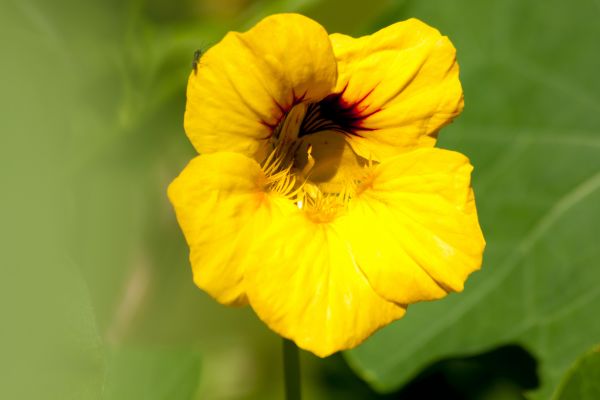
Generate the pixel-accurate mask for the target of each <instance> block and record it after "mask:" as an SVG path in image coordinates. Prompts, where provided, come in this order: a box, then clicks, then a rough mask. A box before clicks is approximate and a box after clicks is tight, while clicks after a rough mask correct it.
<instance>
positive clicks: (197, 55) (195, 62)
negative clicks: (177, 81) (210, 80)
mask: <svg viewBox="0 0 600 400" xmlns="http://www.w3.org/2000/svg"><path fill="white" fill-rule="evenodd" d="M201 56H202V50H199V49H197V50H196V51H194V59H193V61H192V69H193V70H194V75H196V74H197V73H198V64H199V63H200V57H201Z"/></svg>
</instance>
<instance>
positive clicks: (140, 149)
mask: <svg viewBox="0 0 600 400" xmlns="http://www.w3.org/2000/svg"><path fill="white" fill-rule="evenodd" d="M223 4H225V5H226V6H224V5H223ZM284 11H286V12H291V11H302V12H304V13H306V14H307V15H309V16H311V17H313V18H315V19H317V20H319V21H321V22H322V23H323V24H324V25H325V26H326V27H327V28H328V29H329V30H330V31H340V32H343V33H347V34H352V35H360V34H365V33H369V32H372V31H373V30H375V29H376V28H379V27H381V26H383V25H386V24H388V23H392V22H395V21H397V20H401V19H405V18H408V17H412V16H416V17H419V18H421V19H423V20H424V21H426V22H428V23H430V24H431V25H433V26H436V27H438V28H439V29H440V30H441V31H442V32H443V33H445V34H447V35H448V36H450V38H451V40H452V41H453V42H454V43H455V45H456V47H457V49H458V57H459V62H460V64H461V71H462V72H461V74H462V80H463V83H464V88H465V96H466V109H465V112H464V115H463V116H461V118H460V119H459V120H457V121H456V122H455V123H454V124H453V125H452V126H449V127H447V128H445V129H444V130H443V131H442V134H441V141H440V146H442V147H446V148H452V149H457V150H460V151H462V152H464V153H465V154H467V155H469V156H470V157H471V159H472V162H473V164H474V165H475V168H476V169H475V174H474V187H475V191H476V195H477V201H478V207H479V210H480V212H481V222H482V225H483V228H484V232H485V234H486V238H487V240H488V248H487V252H486V258H485V263H484V267H483V270H482V271H481V272H479V273H476V274H475V275H474V276H473V277H472V278H471V279H470V280H469V282H468V284H467V287H466V289H465V292H464V293H462V294H460V295H452V296H450V297H449V298H448V299H446V300H444V301H441V302H437V303H431V304H420V305H416V306H413V307H411V308H410V310H409V313H408V315H407V317H406V318H404V319H403V320H401V321H399V322H398V323H396V324H394V325H392V326H390V327H389V328H387V329H384V330H383V331H381V332H380V333H379V334H377V335H376V336H374V337H373V338H372V339H371V340H370V341H369V342H367V343H366V344H364V345H363V346H361V347H360V348H358V349H357V350H356V351H354V352H351V353H349V354H347V357H348V359H349V360H350V361H351V362H352V365H353V367H354V368H355V370H357V371H358V372H359V373H360V374H361V376H363V377H365V379H366V380H367V381H368V382H370V383H371V384H372V385H374V386H376V387H377V388H379V389H380V390H384V391H390V390H394V389H396V388H399V387H400V386H402V385H403V384H405V383H407V382H408V381H409V380H410V378H411V377H412V376H415V374H417V372H418V371H421V370H422V369H423V368H424V367H425V366H427V365H429V364H431V363H433V362H438V361H439V360H441V359H447V358H449V357H455V356H464V355H475V354H478V353H481V352H482V351H486V350H488V349H490V348H495V347H496V346H498V345H500V344H506V343H520V344H522V345H523V346H525V347H526V348H527V349H528V350H529V351H530V352H531V353H532V354H533V355H534V356H535V357H536V358H538V360H539V367H540V374H541V377H540V378H541V383H542V387H541V391H540V392H538V393H537V395H538V397H547V396H548V395H549V394H550V393H551V392H552V390H553V388H554V387H555V386H556V382H557V381H558V379H559V377H560V376H561V375H562V374H563V373H564V371H565V370H566V368H567V367H568V366H569V365H571V364H572V363H573V361H574V360H575V358H576V356H577V355H578V354H581V353H582V352H583V351H585V349H587V348H589V347H591V346H592V345H593V344H594V343H598V342H599V341H600V340H599V339H600V323H599V322H598V319H597V318H596V317H595V314H596V313H595V310H596V309H597V308H598V304H599V301H600V300H599V298H600V290H599V288H598V285H597V282H598V279H599V278H600V277H599V275H598V274H599V273H598V271H599V270H598V268H597V266H598V261H597V260H598V259H600V254H599V252H600V249H599V247H598V246H597V244H598V237H599V236H600V226H599V225H598V223H597V221H599V220H600V207H599V206H598V204H600V191H599V190H598V188H599V186H600V172H599V171H600V132H599V131H598V127H599V126H600V97H599V96H598V93H600V80H599V79H598V78H597V73H598V71H600V53H598V51H597V44H598V43H599V42H600V25H598V24H597V16H598V14H599V13H600V7H598V3H597V2H594V1H592V0H587V1H581V2H578V4H577V5H574V4H569V3H568V2H564V1H558V0H551V1H548V2H535V1H533V0H531V1H519V0H506V1H503V0H496V1H487V2H481V1H475V0H471V1H469V0H458V1H453V2H449V1H447V0H430V1H427V2H424V1H416V0H405V1H399V2H391V1H389V0H370V1H368V2H365V1H359V0H352V1H342V0H336V1H322V0H276V1H270V0H257V1H244V0H228V1H222V0H199V1H191V0H181V1H180V2H172V3H168V4H167V3H166V2H161V1H158V0H129V1H102V0H85V1H75V0H56V1H52V2H48V1H42V0H4V1H2V2H0V44H1V48H2V57H1V61H0V81H1V83H2V93H1V94H0V109H1V110H2V118H0V124H1V130H0V149H2V150H3V157H2V168H0V179H1V181H2V183H3V191H2V196H0V198H1V200H0V201H1V202H2V203H1V204H0V217H1V220H2V232H1V235H2V236H1V237H0V240H1V243H3V251H2V257H3V260H2V279H0V311H1V315H2V316H3V322H2V329H0V346H1V348H0V353H1V354H2V355H3V357H2V359H1V361H0V397H1V398H7V399H21V398H22V399H49V400H53V399H61V400H62V399H77V400H87V399H100V398H104V399H108V400H112V399H120V398H132V399H137V398H143V399H154V398H156V399H161V398H169V399H190V398H203V399H204V398H211V397H210V396H212V398H231V399H235V398H248V399H249V398H259V399H261V400H262V399H274V398H280V397H281V393H282V391H281V383H280V382H281V381H280V379H281V376H280V374H281V373H280V367H281V360H280V354H279V350H280V341H279V338H278V337H276V335H274V334H272V333H271V332H269V331H268V330H267V328H265V327H264V326H263V324H262V323H261V322H260V321H258V320H257V318H256V317H255V316H254V315H253V314H252V312H251V311H250V310H249V309H228V308H224V307H222V306H219V305H218V304H216V303H215V302H214V301H213V300H211V299H210V298H209V297H208V296H206V295H204V294H203V293H201V292H200V291H199V290H197V289H196V288H195V287H194V285H193V283H192V281H191V277H190V271H189V264H188V261H187V259H186V256H187V248H186V246H185V243H184V241H183V238H182V236H181V233H180V231H179V229H178V228H177V225H176V222H175V219H174V216H173V213H172V210H171V208H170V206H169V204H168V202H167V199H166V196H165V191H166V186H167V184H168V183H169V182H170V180H171V179H172V178H173V177H174V176H175V175H176V174H177V173H178V172H179V171H180V170H181V169H182V168H183V166H184V165H185V163H186V162H187V161H188V160H189V159H190V158H191V157H192V156H193V155H194V151H193V149H192V148H191V146H190V144H189V143H188V141H187V139H186V138H185V135H184V132H183V129H182V126H181V125H182V116H183V109H184V105H185V104H184V101H185V99H184V96H185V85H186V78H187V74H188V73H189V70H190V63H191V58H192V54H193V52H194V50H196V49H197V48H202V49H206V48H207V47H209V46H210V45H212V44H213V43H215V42H216V41H218V40H219V38H220V37H222V36H223V35H224V34H225V32H227V31H228V30H231V29H236V30H240V29H245V28H246V27H248V26H250V25H251V24H253V23H254V22H256V21H257V20H258V19H260V18H261V17H263V16H265V15H267V14H270V13H273V12H284ZM373 20H375V21H378V22H377V23H376V24H374V23H373ZM200 356H201V358H202V366H203V368H202V379H199V373H200V372H199V358H200ZM337 360H338V361H339V358H337ZM474 360H476V357H471V358H468V359H465V360H462V361H461V360H458V361H457V360H454V361H453V362H452V363H451V365H452V366H456V365H458V366H459V368H458V371H459V372H456V371H454V372H452V373H450V372H448V373H445V375H444V376H450V377H453V378H452V379H456V380H459V381H460V379H462V378H461V376H462V377H463V378H464V374H463V375H461V374H460V371H463V372H464V371H471V370H472V368H474V367H473V365H477V368H479V364H478V363H479V361H480V360H479V359H478V358H477V360H479V361H474ZM304 361H306V357H305V360H304ZM309 363H310V364H309V366H310V368H307V369H304V370H303V373H304V376H305V378H304V382H303V384H304V387H303V389H304V390H305V393H306V398H310V399H320V398H324V399H330V398H334V396H333V395H331V394H330V392H328V390H330V391H334V390H336V391H338V392H339V393H341V394H340V396H339V397H340V398H348V397H349V396H352V395H355V396H358V397H360V396H362V394H364V396H365V397H364V398H366V396H370V397H369V398H379V396H377V395H375V394H372V393H370V392H369V390H368V389H367V388H365V387H363V386H360V388H359V390H358V391H356V392H354V391H348V390H346V391H344V390H345V388H346V387H347V386H348V385H347V384H346V383H343V384H340V387H339V388H337V389H335V388H333V387H328V386H327V385H324V384H323V383H322V382H321V381H320V380H319V379H320V378H317V377H315V376H316V374H317V372H315V371H320V368H321V366H323V365H325V366H327V365H329V364H327V363H328V361H327V360H325V361H323V360H313V359H309ZM584 364H585V365H591V364H588V362H587V361H586V362H585V363H583V362H582V363H581V365H584ZM465 365H466V366H467V368H466V369H465V368H463V367H464V366H465ZM461 368H462V369H461ZM470 368H471V369H470ZM341 371H342V372H340V373H339V374H337V375H336V378H335V380H336V381H337V382H349V381H351V380H352V379H354V378H353V377H350V376H348V373H347V370H345V369H343V368H342V369H341ZM469 374H470V372H469ZM469 374H467V375H469ZM585 376H587V372H585V374H584V373H579V372H576V373H574V374H573V378H572V380H571V381H569V382H570V383H568V384H566V385H564V386H563V389H562V390H563V392H561V393H572V390H578V389H574V387H575V386H573V385H576V384H579V383H577V382H584V381H585V380H586V379H587V378H585ZM517 386H519V385H517ZM519 387H521V386H519ZM527 387H529V386H527ZM572 388H573V389H572ZM513 389H514V388H511V390H513ZM567 390H568V392H566V391H567ZM367 393H369V394H367ZM416 396H417V397H418V394H416ZM409 398H410V397H409ZM560 400H562V398H561V399H560Z"/></svg>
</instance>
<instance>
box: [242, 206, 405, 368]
mask: <svg viewBox="0 0 600 400" xmlns="http://www.w3.org/2000/svg"><path fill="white" fill-rule="evenodd" d="M268 236H269V237H270V239H266V240H265V242H271V243H272V246H271V247H270V248H269V249H268V251H267V250H266V251H264V252H261V254H259V255H257V256H258V257H259V258H258V260H257V262H255V263H252V265H251V266H250V267H249V268H248V269H247V270H246V282H247V288H248V289H247V290H248V297H249V300H250V304H251V305H252V308H254V310H255V311H256V313H257V314H258V316H259V317H260V318H261V319H262V320H263V321H264V322H265V323H266V324H267V325H268V326H269V327H270V328H271V329H273V330H274V331H275V332H277V333H279V334H280V335H281V336H284V337H286V338H289V339H292V340H294V341H295V342H296V344H297V345H298V346H299V347H301V348H303V349H306V350H309V351H311V352H313V353H315V354H316V355H318V356H320V357H325V356H327V355H329V354H332V353H334V352H336V351H339V350H345V349H349V348H352V347H354V346H356V345H358V344H360V343H361V342H362V341H363V340H365V339H366V338H367V337H368V336H369V335H371V334H372V333H373V332H374V331H375V330H377V329H378V328H380V327H382V326H384V325H386V324H388V323H389V322H391V321H393V320H395V319H398V318H400V317H402V316H403V315H404V312H405V309H404V308H402V307H400V306H397V305H395V304H393V303H391V302H388V301H386V300H384V299H383V298H381V297H380V296H379V295H378V294H377V293H375V292H374V291H373V289H372V288H371V286H370V284H369V282H368V281H367V279H366V278H365V276H364V275H363V273H362V272H361V271H360V269H359V267H358V265H357V264H356V263H355V261H354V258H353V256H352V254H351V252H350V248H349V244H348V243H347V242H346V241H344V240H343V239H342V238H341V236H340V234H339V232H338V231H337V228H336V226H335V223H333V224H326V223H315V222H312V221H310V220H309V219H307V218H306V217H305V216H303V215H298V216H296V217H294V218H291V219H288V220H286V221H283V220H282V221H281V223H280V224H279V225H278V226H271V228H270V229H269V232H268Z"/></svg>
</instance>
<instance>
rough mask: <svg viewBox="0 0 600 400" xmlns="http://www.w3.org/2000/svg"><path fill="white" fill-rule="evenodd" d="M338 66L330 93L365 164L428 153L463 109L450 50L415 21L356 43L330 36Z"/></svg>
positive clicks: (442, 38) (447, 42) (431, 30)
mask: <svg viewBox="0 0 600 400" xmlns="http://www.w3.org/2000/svg"><path fill="white" fill-rule="evenodd" d="M330 37H331V41H332V43H333V50H334V52H335V55H336V58H337V61H338V82H337V86H336V92H343V93H342V99H341V100H342V103H343V104H345V105H346V107H351V108H352V110H353V112H354V113H355V114H356V115H355V116H354V118H356V119H357V120H359V121H360V125H361V128H362V130H359V131H357V132H356V133H357V135H354V136H350V137H349V140H350V143H351V144H352V146H353V147H354V149H355V151H356V152H357V153H358V154H360V155H361V156H363V157H365V158H367V159H369V158H372V159H375V160H383V159H385V158H386V157H390V156H392V155H395V154H398V153H401V152H404V151H407V150H409V149H411V148H414V147H423V146H426V147H431V146H433V145H434V144H435V140H436V135H437V131H438V130H439V129H440V128H441V127H442V126H444V125H446V124H448V123H449V122H451V121H452V119H453V118H454V117H456V116H457V115H458V114H460V112H461V111H462V108H463V92H462V88H461V85H460V82H459V79H458V64H457V63H456V59H455V53H456V51H455V49H454V46H452V43H451V42H450V40H448V38H447V37H445V36H441V35H440V33H439V32H438V31H437V30H436V29H434V28H431V27H430V26H428V25H426V24H424V23H423V22H421V21H419V20H417V19H409V20H407V21H403V22H398V23H396V24H394V25H391V26H389V27H387V28H384V29H382V30H380V31H378V32H376V33H374V34H373V35H370V36H364V37H361V38H358V39H354V38H351V37H349V36H345V35H341V34H332V35H330Z"/></svg>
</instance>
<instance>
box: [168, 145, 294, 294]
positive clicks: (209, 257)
mask: <svg viewBox="0 0 600 400" xmlns="http://www.w3.org/2000/svg"><path fill="white" fill-rule="evenodd" d="M264 182H265V175H264V173H263V171H262V169H261V168H260V166H259V165H258V164H257V163H256V161H254V160H252V159H250V158H248V157H245V156H243V155H241V154H237V153H213V154H207V155H201V156H198V157H196V158H194V159H193V160H192V161H191V162H190V163H189V164H188V165H187V166H186V168H185V169H184V170H183V171H182V172H181V174H180V175H179V176H178V177H177V178H176V179H175V180H174V181H173V183H171V185H170V186H169V191H168V194H169V199H170V200H171V203H172V204H173V207H174V208H175V212H176V215H177V220H178V222H179V225H180V226H181V229H182V231H183V233H184V235H185V238H186V241H187V243H188V245H189V247H190V262H191V264H192V271H193V274H194V282H195V283H196V285H198V286H199V287H200V288H202V289H204V290H205V291H206V292H208V293H209V294H210V295H211V296H213V297H214V298H215V299H217V300H218V301H219V302H221V303H224V304H244V303H246V294H245V285H244V270H245V269H246V265H247V262H248V253H249V249H250V247H251V246H252V245H257V241H256V237H257V232H259V231H261V230H262V229H263V228H264V226H265V225H268V224H269V222H270V221H271V220H276V219H278V218H284V219H285V218H286V217H285V215H286V214H287V213H293V212H298V210H297V208H296V207H295V206H294V205H293V203H291V202H289V201H288V200H286V199H283V198H280V197H278V196H276V195H270V194H268V193H266V192H265V190H264ZM260 245H264V244H260Z"/></svg>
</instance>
